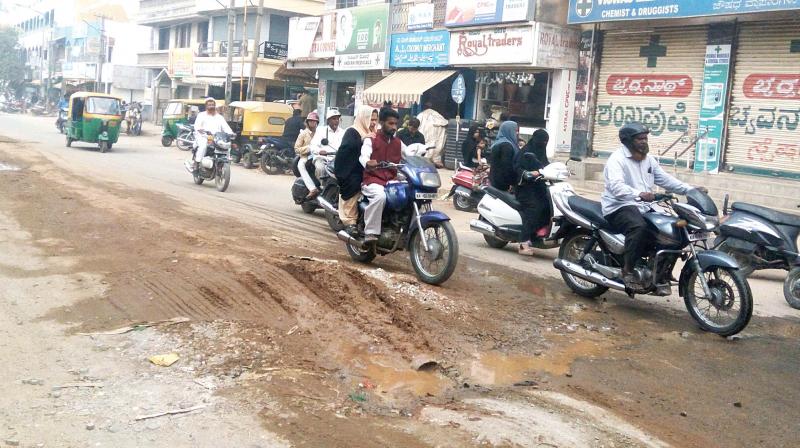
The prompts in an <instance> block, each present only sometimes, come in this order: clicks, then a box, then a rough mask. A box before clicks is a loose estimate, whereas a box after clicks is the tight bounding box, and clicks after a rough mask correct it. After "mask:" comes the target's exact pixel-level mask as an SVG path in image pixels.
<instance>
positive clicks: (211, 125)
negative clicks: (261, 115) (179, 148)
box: [194, 97, 233, 169]
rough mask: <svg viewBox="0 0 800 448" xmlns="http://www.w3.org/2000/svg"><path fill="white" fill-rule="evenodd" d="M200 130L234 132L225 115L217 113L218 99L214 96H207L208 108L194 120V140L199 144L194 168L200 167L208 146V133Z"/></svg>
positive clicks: (214, 132) (212, 133)
mask: <svg viewBox="0 0 800 448" xmlns="http://www.w3.org/2000/svg"><path fill="white" fill-rule="evenodd" d="M200 131H205V132H207V133H209V134H211V135H214V134H216V133H217V132H226V133H228V134H233V130H232V129H231V127H230V126H229V125H228V122H227V121H225V117H223V116H222V114H219V113H217V101H216V100H214V98H210V97H209V98H206V110H205V111H204V112H200V113H199V114H198V115H197V119H196V120H195V121H194V132H195V136H194V137H195V138H194V141H195V142H196V144H197V152H195V155H194V169H197V168H198V164H199V163H200V161H201V160H203V157H205V155H206V147H207V146H208V140H207V137H206V135H205V134H202V133H201V132H200Z"/></svg>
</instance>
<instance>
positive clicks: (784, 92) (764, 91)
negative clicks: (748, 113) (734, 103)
mask: <svg viewBox="0 0 800 448" xmlns="http://www.w3.org/2000/svg"><path fill="white" fill-rule="evenodd" d="M742 91H743V92H744V96H745V98H751V99H775V100H795V101H797V100H800V73H794V74H775V73H753V74H752V75H749V76H748V77H747V78H745V80H744V85H743V86H742Z"/></svg>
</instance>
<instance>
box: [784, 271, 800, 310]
mask: <svg viewBox="0 0 800 448" xmlns="http://www.w3.org/2000/svg"><path fill="white" fill-rule="evenodd" d="M783 298H784V299H786V303H788V304H789V306H791V307H792V308H794V309H796V310H800V266H798V267H795V268H794V269H792V270H791V271H789V275H787V276H786V280H784V281H783Z"/></svg>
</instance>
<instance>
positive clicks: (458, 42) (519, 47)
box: [450, 26, 534, 65]
mask: <svg viewBox="0 0 800 448" xmlns="http://www.w3.org/2000/svg"><path fill="white" fill-rule="evenodd" d="M533 46H534V36H533V27H531V26H523V27H505V28H492V29H481V30H470V31H466V30H465V31H453V32H451V33H450V64H452V65H476V64H480V65H487V64H531V63H532V62H533Z"/></svg>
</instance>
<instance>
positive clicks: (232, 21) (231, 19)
mask: <svg viewBox="0 0 800 448" xmlns="http://www.w3.org/2000/svg"><path fill="white" fill-rule="evenodd" d="M235 6H236V1H235V0H230V4H229V5H228V55H227V56H228V68H227V70H226V71H225V104H226V105H227V104H230V103H231V95H232V90H231V88H232V87H233V86H232V85H231V84H232V82H233V80H232V72H233V30H234V28H235V27H236V16H235V15H234V14H233V8H234V7H235Z"/></svg>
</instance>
